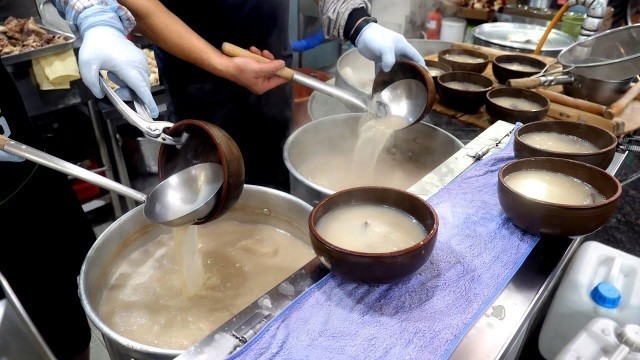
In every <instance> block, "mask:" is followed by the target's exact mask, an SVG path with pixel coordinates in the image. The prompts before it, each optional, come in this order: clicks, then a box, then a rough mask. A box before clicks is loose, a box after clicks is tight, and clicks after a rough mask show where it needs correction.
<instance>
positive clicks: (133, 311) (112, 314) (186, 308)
mask: <svg viewBox="0 0 640 360" xmlns="http://www.w3.org/2000/svg"><path fill="white" fill-rule="evenodd" d="M264 216H265V215H263V214H262V212H256V213H254V212H251V211H235V210H232V211H230V212H229V213H227V214H225V215H224V217H221V218H220V219H217V220H215V221H212V222H209V223H206V224H203V225H198V229H197V230H198V231H197V240H198V246H197V249H195V253H194V252H189V253H190V254H191V255H192V256H193V257H195V258H193V259H191V261H199V262H200V263H201V264H202V266H203V269H202V272H203V273H202V284H201V286H200V287H198V288H197V289H196V290H195V291H194V293H192V294H189V296H185V293H184V284H183V278H182V274H181V273H180V271H179V265H178V264H177V259H179V258H180V256H179V254H177V252H178V253H179V252H180V251H182V250H181V249H176V247H175V246H174V239H173V235H174V234H173V233H168V234H164V235H161V236H160V237H158V238H157V239H154V240H153V241H150V242H149V243H147V244H145V245H144V246H141V247H140V248H138V249H136V250H135V251H134V252H132V253H131V254H130V255H128V256H127V257H126V258H125V259H123V260H122V261H121V262H120V263H119V264H117V265H116V267H115V268H114V270H113V272H112V273H111V276H110V279H109V282H108V287H107V289H106V290H105V292H104V294H103V298H102V301H101V302H100V305H99V314H100V318H101V319H102V320H103V321H104V322H105V323H106V324H107V326H109V327H110V328H111V329H113V330H114V331H115V332H116V333H118V334H120V335H122V336H124V337H126V338H128V339H131V340H133V341H136V342H139V343H142V344H146V345H149V346H154V347H158V348H163V349H175V350H183V349H187V348H189V347H191V346H192V345H193V344H195V343H196V342H198V341H200V340H201V339H202V338H204V337H205V336H207V335H208V334H209V333H211V331H213V330H214V329H216V328H217V327H219V326H220V325H222V324H223V323H224V322H226V321H227V320H229V319H231V318H232V317H233V316H235V315H236V314H237V313H238V312H240V311H241V310H242V309H244V308H245V307H246V306H248V305H249V304H251V303H252V302H254V301H256V300H257V299H258V298H259V297H260V296H262V295H263V294H265V293H266V292H267V291H269V290H270V289H272V288H273V287H274V286H277V285H278V284H279V283H280V282H282V281H283V280H284V279H286V278H287V277H288V276H290V275H291V274H292V273H293V272H294V271H296V270H298V269H299V268H300V267H302V266H303V265H305V264H306V263H307V262H309V261H310V260H312V259H313V258H314V256H315V255H314V253H313V250H312V249H311V247H310V246H308V245H307V244H306V243H305V242H303V241H301V240H299V239H297V238H296V237H294V236H293V235H291V234H289V233H287V232H285V231H283V230H281V229H280V228H277V227H275V226H271V225H268V224H265V223H261V221H262V222H264V220H263V219H264ZM282 221H284V220H282ZM185 260H187V261H188V259H186V258H185Z"/></svg>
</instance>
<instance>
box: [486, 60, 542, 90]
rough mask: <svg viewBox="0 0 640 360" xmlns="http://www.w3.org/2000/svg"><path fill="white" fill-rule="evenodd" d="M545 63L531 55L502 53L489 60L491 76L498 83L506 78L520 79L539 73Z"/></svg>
mask: <svg viewBox="0 0 640 360" xmlns="http://www.w3.org/2000/svg"><path fill="white" fill-rule="evenodd" d="M545 66H547V63H545V62H544V61H542V60H540V59H536V58H534V57H532V56H527V55H519V54H504V55H498V56H496V57H495V58H494V59H493V61H492V62H491V70H492V72H493V76H494V77H495V78H496V80H498V82H499V83H500V84H505V83H506V82H507V80H511V79H521V78H526V77H530V76H533V75H536V74H538V73H540V72H541V71H542V70H543V69H544V68H545Z"/></svg>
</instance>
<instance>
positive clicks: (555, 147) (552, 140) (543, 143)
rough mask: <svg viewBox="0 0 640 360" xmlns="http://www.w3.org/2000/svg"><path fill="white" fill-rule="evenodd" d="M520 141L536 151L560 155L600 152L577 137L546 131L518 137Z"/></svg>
mask: <svg viewBox="0 0 640 360" xmlns="http://www.w3.org/2000/svg"><path fill="white" fill-rule="evenodd" d="M520 140H521V141H522V142H523V143H525V144H527V145H530V146H533V147H536V148H538V149H544V150H551V151H557V152H562V153H580V154H588V153H593V152H596V151H598V150H600V149H599V148H598V147H597V146H595V145H593V144H592V143H590V142H588V141H587V140H584V139H581V138H579V137H577V136H573V135H565V134H559V133H554V132H547V131H536V132H531V133H528V134H524V135H520Z"/></svg>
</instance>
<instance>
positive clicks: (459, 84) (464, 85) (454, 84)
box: [445, 81, 485, 91]
mask: <svg viewBox="0 0 640 360" xmlns="http://www.w3.org/2000/svg"><path fill="white" fill-rule="evenodd" d="M445 84H447V86H448V87H450V88H453V89H458V90H465V91H479V90H484V89H485V87H483V86H481V85H478V84H472V83H468V82H464V81H449V82H447V83H445Z"/></svg>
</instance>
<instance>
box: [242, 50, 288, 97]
mask: <svg viewBox="0 0 640 360" xmlns="http://www.w3.org/2000/svg"><path fill="white" fill-rule="evenodd" d="M250 51H251V52H253V53H254V54H257V55H261V56H263V57H265V58H267V59H269V60H271V61H270V62H267V63H262V62H258V61H256V60H254V59H250V58H246V57H235V58H232V59H231V61H232V63H233V64H234V69H233V72H232V74H231V79H230V80H232V81H234V82H235V83H237V84H239V85H241V86H243V87H245V88H247V89H248V90H250V91H251V92H253V93H255V94H264V93H265V92H267V91H269V90H271V89H273V88H275V87H277V86H280V85H282V84H284V83H286V82H288V81H289V80H287V79H283V78H281V77H279V76H277V75H275V73H276V72H277V71H278V70H280V69H283V68H284V67H285V63H284V61H282V60H275V58H274V56H273V54H271V53H270V52H269V51H267V50H264V51H260V50H258V49H257V48H256V47H254V46H252V47H251V48H250Z"/></svg>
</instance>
